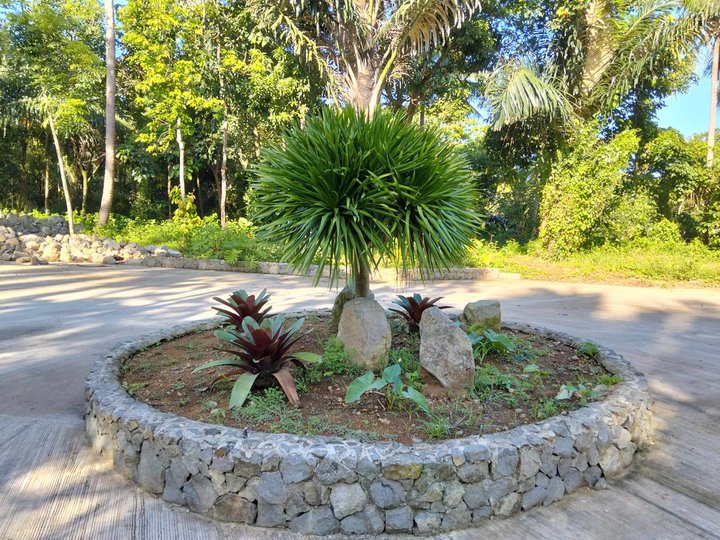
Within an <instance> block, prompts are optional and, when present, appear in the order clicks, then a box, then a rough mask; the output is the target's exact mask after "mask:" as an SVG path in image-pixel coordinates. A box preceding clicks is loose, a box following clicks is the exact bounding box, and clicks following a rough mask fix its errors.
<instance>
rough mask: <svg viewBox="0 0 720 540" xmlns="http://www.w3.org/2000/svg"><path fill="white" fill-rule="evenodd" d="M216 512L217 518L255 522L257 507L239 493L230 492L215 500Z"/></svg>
mask: <svg viewBox="0 0 720 540" xmlns="http://www.w3.org/2000/svg"><path fill="white" fill-rule="evenodd" d="M214 513H215V517H216V518H218V519H222V520H225V521H237V522H239V523H255V518H256V517H257V507H256V506H255V504H253V503H251V502H250V501H247V500H245V499H243V498H242V497H240V496H239V495H234V494H232V493H228V494H227V495H223V496H222V497H220V498H219V499H218V500H217V501H216V502H215V508H214Z"/></svg>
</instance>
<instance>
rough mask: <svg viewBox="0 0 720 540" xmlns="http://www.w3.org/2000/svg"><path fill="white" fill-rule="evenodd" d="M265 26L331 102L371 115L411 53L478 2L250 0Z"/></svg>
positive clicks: (444, 33)
mask: <svg viewBox="0 0 720 540" xmlns="http://www.w3.org/2000/svg"><path fill="white" fill-rule="evenodd" d="M253 4H254V6H253V7H254V9H256V11H257V13H260V14H261V18H262V20H263V21H264V23H265V24H266V25H268V26H270V27H271V28H273V29H275V30H276V31H277V32H278V33H279V34H280V35H281V36H282V37H283V38H284V39H285V40H286V42H288V43H289V44H290V45H291V46H292V47H293V49H294V50H295V52H296V53H297V54H301V55H303V56H304V58H305V59H306V60H308V61H311V62H313V63H314V64H315V65H316V66H317V67H318V69H319V70H320V71H321V73H322V74H323V75H325V76H326V77H327V78H328V80H329V82H330V84H329V91H330V93H331V95H332V96H333V97H334V98H335V99H336V100H339V99H342V100H343V101H345V102H346V103H349V104H352V105H354V106H355V107H356V108H357V109H359V110H364V111H366V112H367V113H368V114H369V115H372V114H373V113H374V111H375V109H376V108H377V106H378V104H379V101H380V95H381V93H382V91H383V89H384V87H385V85H386V84H387V83H388V82H389V81H390V80H393V79H399V78H402V76H403V66H404V65H406V64H407V61H408V60H409V59H410V57H412V56H413V55H415V54H417V53H419V52H422V51H426V50H428V49H430V48H432V47H434V46H437V45H438V44H440V43H443V42H444V40H446V39H447V37H448V36H449V34H450V32H451V31H452V29H453V28H454V27H460V26H461V25H462V24H463V22H465V21H466V20H468V19H469V18H470V17H472V16H473V15H475V14H476V13H478V12H479V11H480V2H479V0H460V1H457V0H455V1H453V0H324V1H323V0H274V1H267V0H253Z"/></svg>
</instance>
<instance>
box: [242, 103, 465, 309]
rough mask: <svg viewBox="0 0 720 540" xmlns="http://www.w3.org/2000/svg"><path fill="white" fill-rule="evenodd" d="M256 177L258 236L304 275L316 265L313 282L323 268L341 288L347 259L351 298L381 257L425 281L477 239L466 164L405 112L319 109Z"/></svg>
mask: <svg viewBox="0 0 720 540" xmlns="http://www.w3.org/2000/svg"><path fill="white" fill-rule="evenodd" d="M257 175H258V179H257V181H256V182H255V184H254V190H255V193H256V195H257V197H258V199H260V200H262V205H259V208H258V211H257V214H256V217H257V218H258V220H259V222H260V223H262V225H261V232H262V234H264V235H265V236H266V238H267V239H269V241H271V242H273V243H277V245H279V246H283V258H284V259H285V260H287V261H289V262H290V263H291V264H293V265H294V266H295V267H296V268H297V269H298V270H300V271H301V272H305V271H308V270H309V268H310V265H311V264H313V262H314V261H315V260H316V259H317V260H318V261H319V266H318V270H317V273H316V275H315V279H316V282H317V281H318V280H319V279H320V277H321V276H322V271H323V268H324V267H325V266H326V265H327V266H329V267H330V277H331V281H332V282H333V283H335V282H337V280H338V278H339V271H340V267H341V265H342V264H343V261H344V263H345V264H346V265H349V266H350V268H351V275H350V276H349V277H350V281H352V282H353V283H354V284H355V296H356V297H367V296H369V293H370V288H369V286H370V270H371V269H372V268H373V267H376V266H377V264H378V263H379V262H380V261H382V260H390V261H393V262H395V263H396V264H397V267H398V268H401V269H402V270H404V271H406V270H407V269H408V268H419V270H420V272H421V274H422V275H423V276H427V273H428V272H432V271H434V270H436V269H440V268H448V267H449V265H450V264H453V263H456V262H458V261H459V260H460V258H461V257H462V256H463V255H464V253H465V249H466V246H467V245H468V243H469V242H470V239H471V238H472V237H473V235H474V233H475V226H476V224H477V217H476V214H475V205H476V203H477V200H476V199H477V194H476V191H475V189H474V188H473V187H472V184H471V182H470V176H469V171H468V169H467V164H466V162H465V160H464V159H462V158H461V157H460V155H459V154H458V153H457V152H456V151H455V149H454V148H453V147H452V146H451V145H449V144H448V143H446V142H444V141H443V140H442V138H441V136H440V135H439V134H438V133H437V132H436V131H434V130H431V129H427V128H423V127H421V126H418V125H417V124H415V123H411V122H407V121H406V119H405V118H404V117H403V115H401V114H395V115H393V114H390V113H388V112H382V111H380V112H376V114H375V115H374V116H373V117H371V118H368V116H367V114H366V113H365V112H364V111H356V110H354V109H353V108H352V107H349V106H348V107H346V108H345V109H344V110H341V111H337V110H335V109H325V110H324V111H323V112H322V113H321V114H320V115H318V116H315V117H310V118H308V120H307V123H306V125H305V128H304V129H300V128H299V127H297V128H295V129H294V130H292V131H290V132H289V133H288V134H287V135H286V137H285V139H284V140H283V143H282V144H278V145H274V146H271V147H270V148H268V149H266V151H265V152H264V155H263V159H262V161H261V163H260V165H259V166H258V168H257Z"/></svg>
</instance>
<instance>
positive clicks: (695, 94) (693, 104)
mask: <svg viewBox="0 0 720 540" xmlns="http://www.w3.org/2000/svg"><path fill="white" fill-rule="evenodd" d="M706 61H707V55H706V54H700V60H699V62H698V65H697V67H696V69H695V73H696V75H697V76H698V80H697V82H696V83H695V84H693V85H692V86H691V87H690V88H688V90H687V92H684V93H678V94H675V95H672V96H670V97H669V98H667V99H666V100H665V106H664V107H663V108H662V109H660V111H658V114H657V121H658V125H659V126H660V127H672V128H675V129H677V130H678V131H679V132H680V133H682V134H683V135H684V136H685V137H689V136H690V135H695V134H696V133H703V132H706V131H707V129H708V120H709V118H710V76H709V75H704V73H703V70H704V68H705V65H706ZM718 116H720V115H718Z"/></svg>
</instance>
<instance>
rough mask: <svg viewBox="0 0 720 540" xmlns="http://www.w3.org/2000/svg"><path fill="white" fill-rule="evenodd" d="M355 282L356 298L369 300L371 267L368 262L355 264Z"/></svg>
mask: <svg viewBox="0 0 720 540" xmlns="http://www.w3.org/2000/svg"><path fill="white" fill-rule="evenodd" d="M353 280H354V281H355V298H368V297H369V296H370V267H369V266H368V265H367V262H365V261H356V262H355V264H354V265H353Z"/></svg>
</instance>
